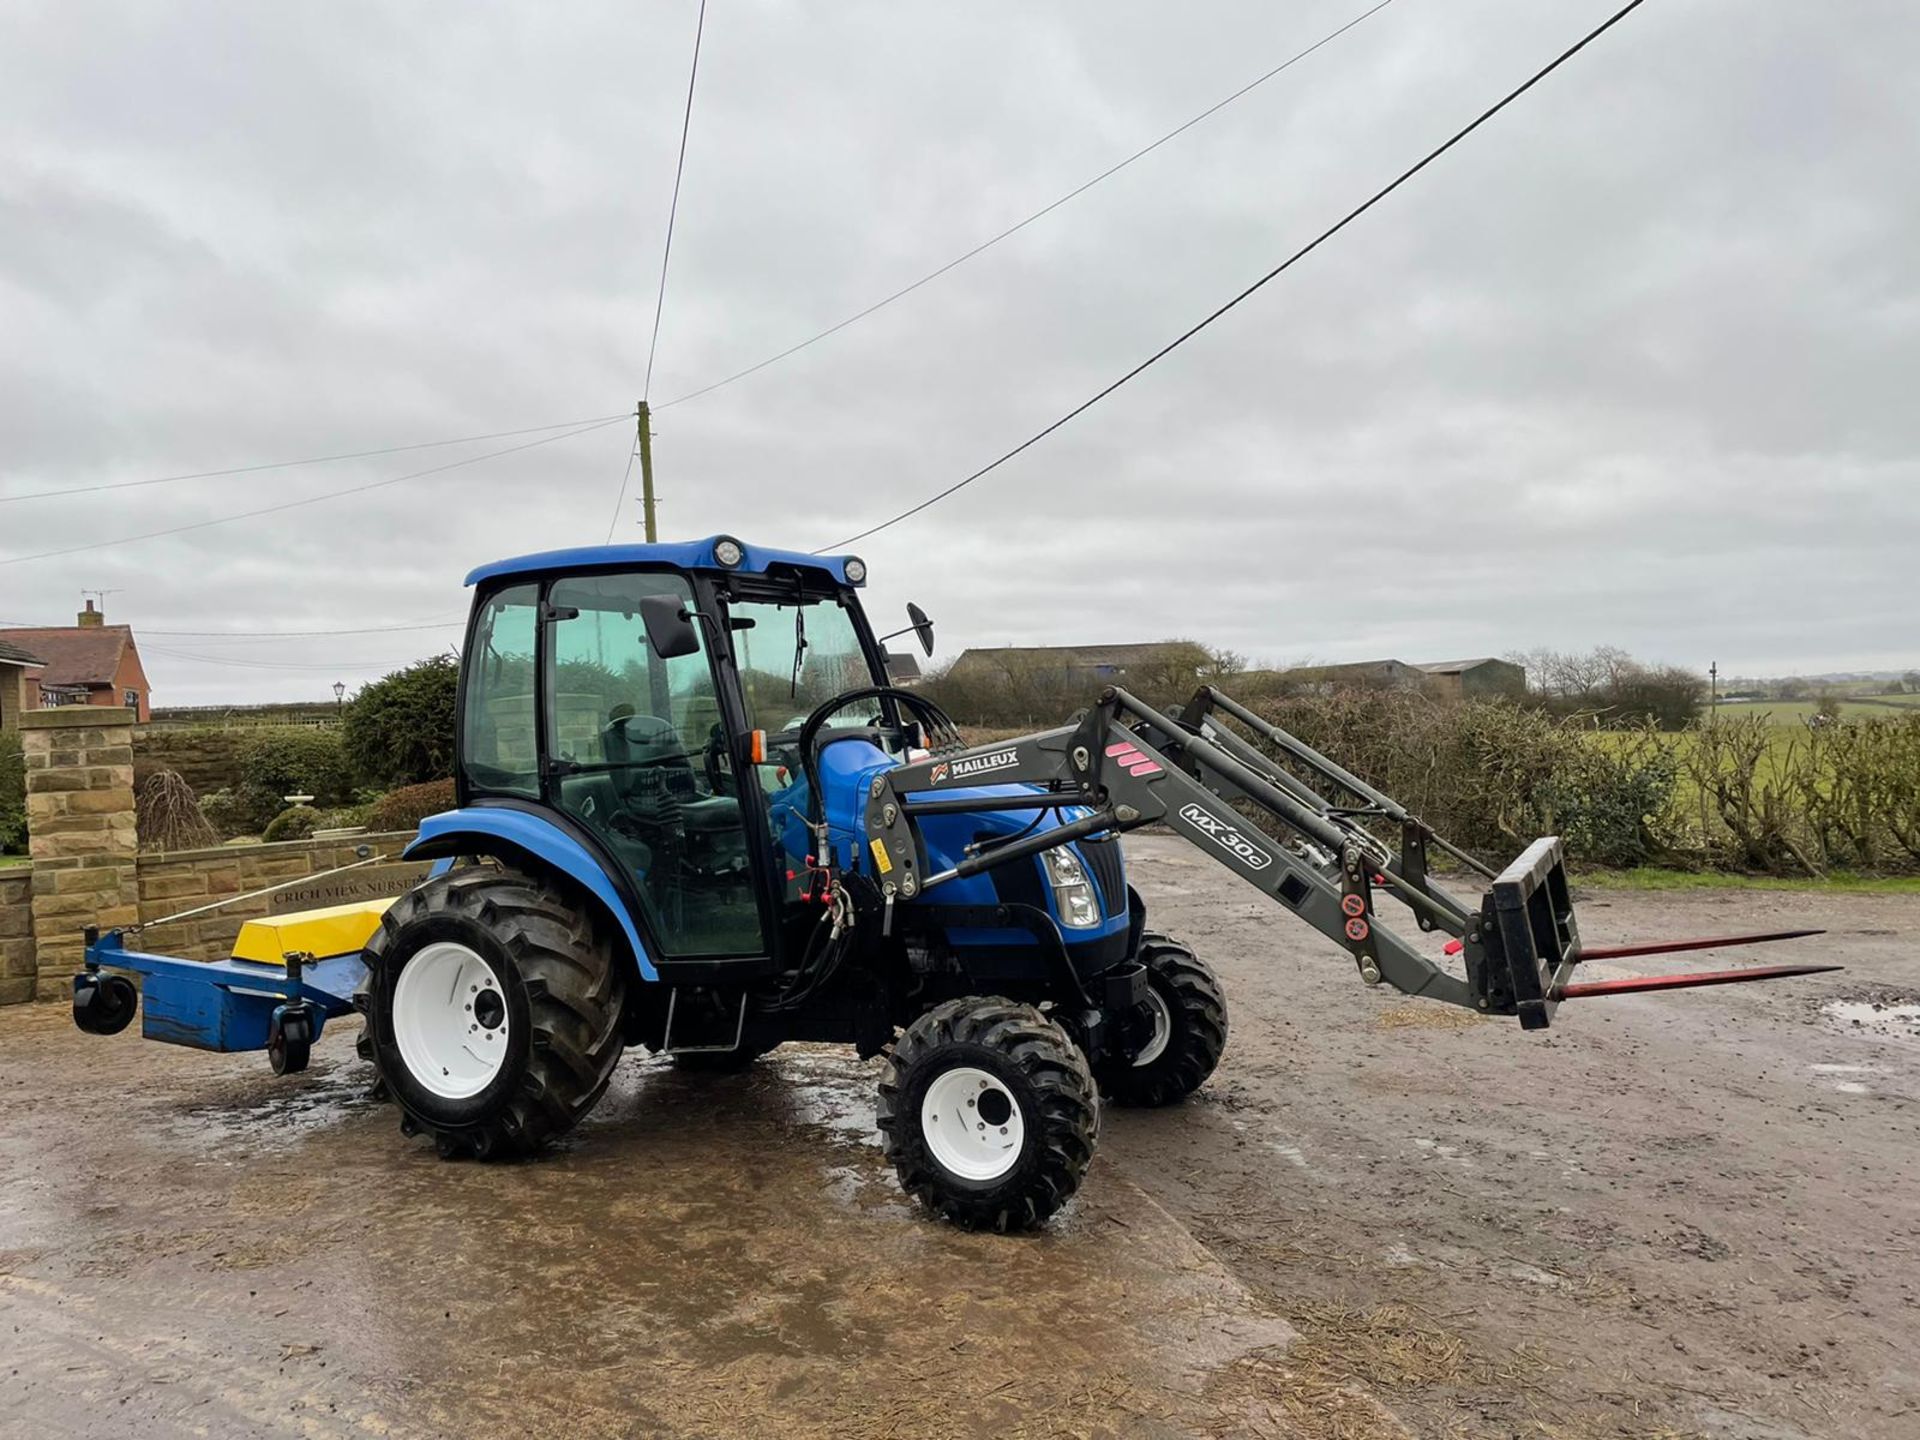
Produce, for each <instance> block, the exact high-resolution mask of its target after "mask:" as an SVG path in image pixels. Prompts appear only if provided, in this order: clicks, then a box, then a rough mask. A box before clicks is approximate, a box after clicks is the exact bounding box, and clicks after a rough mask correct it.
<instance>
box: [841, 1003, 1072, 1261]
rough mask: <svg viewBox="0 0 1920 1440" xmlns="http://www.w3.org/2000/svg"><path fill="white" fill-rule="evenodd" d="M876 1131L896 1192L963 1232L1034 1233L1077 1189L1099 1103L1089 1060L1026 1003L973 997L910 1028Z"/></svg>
mask: <svg viewBox="0 0 1920 1440" xmlns="http://www.w3.org/2000/svg"><path fill="white" fill-rule="evenodd" d="M878 1123H879V1127H880V1133H881V1137H882V1141H883V1144H884V1146H885V1149H886V1153H887V1157H888V1158H889V1159H891V1160H892V1161H893V1166H894V1170H895V1172H896V1173H897V1174H898V1175H899V1177H900V1184H901V1187H902V1188H903V1189H904V1190H906V1192H907V1193H908V1194H909V1195H911V1196H913V1197H914V1199H916V1200H918V1201H919V1202H920V1203H921V1204H923V1205H925V1206H926V1207H927V1208H928V1209H930V1210H933V1211H935V1212H936V1213H938V1214H940V1215H944V1216H945V1217H946V1218H947V1219H949V1220H951V1221H953V1222H954V1223H955V1224H958V1225H961V1226H964V1227H965V1228H967V1229H969V1230H999V1231H1008V1230H1030V1229H1032V1228H1034V1227H1035V1226H1037V1225H1040V1224H1042V1223H1043V1222H1044V1221H1045V1220H1046V1219H1047V1218H1048V1217H1049V1216H1050V1215H1052V1214H1053V1213H1054V1211H1056V1210H1058V1209H1059V1208H1060V1207H1061V1206H1062V1205H1064V1204H1066V1202H1067V1201H1068V1200H1069V1199H1070V1198H1071V1197H1072V1195H1073V1193H1074V1192H1075V1191H1076V1190H1078V1189H1079V1188H1080V1182H1081V1180H1082V1179H1083V1178H1084V1177H1085V1175H1086V1173H1087V1166H1088V1165H1089V1164H1090V1163H1091V1162H1092V1160H1093V1147H1094V1142H1095V1140H1096V1138H1097V1137H1098V1134H1099V1128H1100V1097H1099V1094H1098V1092H1097V1091H1096V1090H1095V1089H1094V1085H1093V1076H1092V1074H1091V1072H1090V1071H1089V1070H1088V1068H1087V1058H1086V1056H1085V1055H1084V1054H1082V1053H1081V1051H1080V1047H1079V1046H1078V1045H1076V1044H1074V1043H1073V1040H1072V1039H1071V1038H1070V1037H1069V1036H1068V1035H1067V1033H1066V1031H1064V1030H1062V1029H1061V1028H1060V1027H1059V1026H1058V1025H1057V1024H1055V1023H1054V1022H1053V1021H1052V1020H1050V1019H1048V1018H1047V1017H1046V1016H1045V1015H1043V1014H1041V1013H1040V1012H1039V1011H1038V1010H1036V1009H1034V1008H1033V1007H1032V1006H1031V1005H1020V1004H1016V1003H1015V1002H1013V1001H1011V1000H1003V999H1000V998H997V997H994V996H973V997H969V998H967V999H963V1000H949V1001H947V1002H945V1003H944V1004H941V1005H936V1006H935V1007H934V1008H933V1009H931V1010H929V1011H928V1012H927V1013H926V1014H925V1015H922V1016H921V1017H920V1018H919V1019H918V1020H916V1021H914V1022H913V1024H912V1025H910V1026H908V1027H907V1030H906V1033H905V1034H903V1035H902V1036H901V1037H900V1039H899V1040H898V1041H896V1042H895V1044H894V1047H893V1057H892V1063H891V1065H890V1066H889V1067H888V1070H887V1073H886V1075H885V1077H884V1078H882V1080H881V1081H880V1106H879V1113H878Z"/></svg>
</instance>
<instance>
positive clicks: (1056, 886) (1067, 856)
mask: <svg viewBox="0 0 1920 1440" xmlns="http://www.w3.org/2000/svg"><path fill="white" fill-rule="evenodd" d="M1040 861H1041V863H1042V864H1044V865H1045V866H1046V867H1047V880H1048V882H1049V883H1050V884H1051V885H1052V886H1053V906H1054V909H1056V910H1058V911H1059V912H1060V923H1061V924H1062V925H1070V926H1072V927H1073V928H1075V929H1076V930H1084V929H1086V928H1087V927H1088V926H1090V925H1098V924H1099V923H1100V902H1099V901H1097V900H1095V899H1094V898H1093V885H1092V883H1091V882H1090V881H1088V879H1087V871H1086V867H1085V866H1084V865H1082V864H1081V863H1080V857H1079V856H1078V855H1076V854H1074V853H1073V851H1071V850H1069V849H1067V847H1066V846H1064V845H1056V846H1054V848H1053V849H1051V850H1042V851H1041V852H1040Z"/></svg>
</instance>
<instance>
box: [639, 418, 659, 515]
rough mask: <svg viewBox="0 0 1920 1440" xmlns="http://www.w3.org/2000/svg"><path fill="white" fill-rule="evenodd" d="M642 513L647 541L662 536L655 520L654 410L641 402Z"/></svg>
mask: <svg viewBox="0 0 1920 1440" xmlns="http://www.w3.org/2000/svg"><path fill="white" fill-rule="evenodd" d="M640 513H641V515H642V516H643V517H644V523H645V525H646V530H647V543H648V544H649V545H651V544H652V543H653V542H654V541H656V540H658V539H659V538H660V531H659V528H658V527H657V526H656V525H655V524H654V520H653V412H652V411H651V410H649V409H648V408H647V402H646V401H644V400H642V401H641V402H640Z"/></svg>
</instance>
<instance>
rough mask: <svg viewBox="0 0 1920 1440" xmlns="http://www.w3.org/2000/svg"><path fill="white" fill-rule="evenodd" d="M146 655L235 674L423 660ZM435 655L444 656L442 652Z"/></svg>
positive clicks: (163, 651) (154, 650)
mask: <svg viewBox="0 0 1920 1440" xmlns="http://www.w3.org/2000/svg"><path fill="white" fill-rule="evenodd" d="M147 653H148V654H149V655H161V656H164V657H166V658H167V659H169V660H189V661H192V662H193V663H194V664H197V665H224V666H227V667H229V668H232V669H239V670H283V671H284V670H382V669H398V668H399V667H401V666H403V665H411V664H413V663H414V662H415V661H417V660H420V659H422V658H424V657H422V656H419V655H411V656H408V657H406V658H404V659H399V660H320V661H314V660H244V659H239V658H237V657H233V656H226V655H197V654H194V653H193V652H191V651H188V650H173V649H170V648H168V647H167V646H164V645H149V646H148V647H147ZM435 653H436V654H444V653H446V652H445V651H444V650H441V651H436V652H435Z"/></svg>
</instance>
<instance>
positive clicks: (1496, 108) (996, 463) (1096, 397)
mask: <svg viewBox="0 0 1920 1440" xmlns="http://www.w3.org/2000/svg"><path fill="white" fill-rule="evenodd" d="M1645 3H1646V0H1628V3H1627V4H1625V5H1623V6H1621V8H1620V9H1618V10H1616V11H1614V12H1613V14H1612V15H1610V16H1608V17H1607V18H1606V19H1605V20H1604V21H1602V22H1601V23H1600V24H1599V25H1597V26H1595V27H1594V28H1593V29H1592V30H1589V31H1588V32H1587V33H1586V34H1585V35H1584V36H1583V37H1581V39H1580V40H1579V41H1578V42H1576V43H1575V44H1574V45H1572V46H1570V47H1569V48H1567V49H1566V50H1563V51H1562V52H1561V53H1560V54H1559V55H1558V56H1556V57H1555V58H1554V59H1553V60H1551V61H1549V62H1548V63H1547V64H1546V65H1545V66H1543V67H1542V68H1541V69H1539V70H1536V71H1535V72H1534V73H1533V75H1532V76H1531V77H1529V78H1528V79H1527V80H1526V81H1525V82H1524V83H1522V84H1521V85H1520V86H1518V87H1517V88H1516V89H1513V90H1510V91H1508V92H1507V94H1506V96H1505V97H1504V98H1502V99H1501V100H1499V101H1498V102H1496V103H1495V104H1493V105H1492V106H1490V107H1488V108H1487V109H1486V110H1483V111H1482V112H1481V113H1480V114H1479V116H1478V117H1476V118H1475V119H1474V120H1472V121H1470V122H1469V123H1468V124H1467V125H1465V126H1463V127H1462V128H1461V129H1459V130H1456V131H1455V132H1454V133H1453V135H1452V137H1451V138H1450V139H1448V140H1447V141H1446V142H1445V143H1443V144H1441V145H1440V146H1438V147H1436V148H1435V149H1433V150H1430V151H1428V152H1427V154H1426V155H1425V156H1424V157H1423V158H1422V159H1420V160H1419V161H1417V162H1416V163H1415V164H1413V165H1411V166H1409V167H1408V168H1407V169H1405V170H1403V171H1401V172H1400V174H1399V175H1398V176H1396V177H1395V178H1394V179H1393V180H1390V181H1389V182H1388V183H1387V184H1385V185H1383V186H1382V187H1381V188H1380V189H1378V190H1376V191H1374V192H1373V194H1372V195H1371V196H1369V197H1368V198H1367V199H1365V200H1363V201H1362V202H1361V203H1360V204H1358V205H1356V206H1355V207H1354V208H1353V209H1351V210H1349V211H1348V212H1347V213H1346V214H1345V215H1343V216H1342V217H1341V218H1340V219H1338V220H1336V221H1335V222H1334V223H1333V224H1332V225H1329V226H1328V227H1327V228H1326V229H1325V230H1322V231H1321V232H1320V233H1319V234H1318V235H1316V236H1314V237H1313V239H1311V240H1309V241H1308V242H1307V243H1306V244H1305V245H1302V246H1301V247H1300V248H1299V249H1298V250H1296V251H1294V252H1293V253H1292V254H1291V255H1289V256H1288V257H1287V258H1286V259H1285V260H1282V261H1281V262H1280V263H1279V264H1278V265H1276V266H1274V267H1273V269H1271V270H1269V271H1268V272H1267V273H1266V274H1264V275H1262V276H1261V277H1260V278H1259V279H1258V280H1256V281H1254V282H1253V284H1251V285H1249V286H1247V288H1246V289H1244V290H1242V291H1241V292H1240V293H1239V294H1238V295H1235V296H1234V297H1233V298H1232V299H1231V300H1229V301H1227V303H1226V304H1224V305H1222V306H1220V308H1219V309H1217V310H1215V311H1213V312H1212V313H1211V314H1210V315H1208V316H1207V317H1206V318H1205V319H1203V320H1201V321H1200V322H1199V323H1198V324H1196V325H1193V326H1191V327H1190V328H1188V329H1186V330H1184V331H1182V332H1181V333H1180V334H1179V335H1177V336H1176V337H1174V339H1172V340H1170V341H1169V342H1168V343H1167V344H1165V345H1163V346H1161V347H1160V348H1159V349H1158V350H1156V351H1154V352H1153V354H1151V355H1149V356H1148V357H1147V358H1146V359H1144V360H1142V361H1141V362H1140V363H1139V364H1138V365H1136V366H1134V367H1133V368H1132V369H1131V370H1129V371H1127V373H1126V374H1124V375H1122V376H1121V377H1120V378H1119V379H1118V380H1115V381H1113V382H1112V383H1111V384H1110V385H1107V386H1105V387H1104V388H1103V389H1101V390H1098V391H1096V392H1095V393H1094V394H1093V395H1091V396H1089V397H1088V398H1087V399H1085V400H1083V401H1081V402H1080V403H1079V404H1078V405H1076V406H1074V407H1073V409H1071V410H1069V411H1067V413H1066V414H1064V415H1062V416H1061V417H1060V418H1059V419H1058V420H1055V421H1054V422H1053V423H1052V424H1050V425H1048V426H1046V427H1045V428H1044V429H1041V430H1037V431H1035V432H1034V433H1033V434H1032V435H1029V436H1028V437H1027V438H1026V439H1025V440H1022V441H1021V442H1020V443H1019V444H1018V445H1016V446H1014V447H1013V448H1012V449H1011V450H1009V451H1007V452H1006V453H1005V454H1004V455H1001V456H1000V457H999V458H998V459H996V460H993V461H991V462H990V463H988V464H986V465H983V466H981V467H980V468H979V469H978V470H976V471H974V472H973V473H972V474H971V475H969V476H967V477H966V478H965V479H964V480H957V481H955V482H954V483H953V484H951V485H949V486H947V488H946V489H944V490H941V491H938V492H936V493H935V494H933V495H929V496H928V497H927V498H926V499H925V500H922V501H921V502H920V503H919V504H918V505H914V506H911V507H909V508H908V509H905V510H902V511H901V512H900V513H899V514H898V515H895V516H893V517H892V518H891V519H888V520H882V521H881V522H880V523H879V524H878V525H872V526H869V527H868V528H867V529H865V530H862V531H861V532H860V533H859V534H857V535H851V536H849V537H847V538H846V539H845V540H841V541H837V542H836V543H834V544H832V545H829V546H826V547H824V548H823V549H821V550H816V551H814V552H813V553H814V554H816V555H820V554H824V553H826V551H829V550H842V549H844V548H845V547H847V546H849V545H852V544H854V543H856V542H858V541H861V540H864V539H866V538H867V537H868V536H869V535H877V534H879V533H880V531H882V530H885V529H887V528H888V527H889V526H893V525H898V524H899V523H900V522H901V521H902V520H906V519H909V518H910V517H912V516H915V515H918V514H919V513H920V512H921V511H922V510H925V509H927V508H928V507H929V506H933V505H937V504H939V503H940V502H941V501H942V500H944V499H946V498H947V497H948V496H949V495H952V494H955V493H956V492H958V491H961V490H964V489H966V488H967V486H969V485H971V484H973V482H974V481H976V480H978V479H980V478H981V477H982V476H984V475H989V474H991V473H992V472H993V471H995V470H998V469H999V468H1000V467H1001V466H1002V465H1004V464H1006V463H1007V462H1008V461H1009V460H1011V459H1013V458H1014V457H1015V456H1016V455H1019V454H1020V453H1021V452H1022V451H1025V450H1028V449H1030V448H1031V447H1033V446H1035V445H1037V444H1039V443H1040V442H1041V441H1042V440H1044V439H1046V438H1047V437H1048V436H1049V435H1051V434H1053V432H1054V431H1056V430H1058V429H1060V427H1061V426H1063V425H1066V424H1068V423H1069V422H1070V421H1073V420H1075V419H1078V418H1079V417H1080V416H1081V415H1084V414H1086V412H1087V411H1089V410H1091V409H1092V408H1093V407H1094V406H1095V405H1098V404H1099V403H1100V402H1101V401H1102V400H1104V399H1106V398H1107V396H1109V395H1111V394H1113V392H1114V391H1116V390H1118V389H1119V388H1120V387H1121V386H1123V385H1125V384H1126V383H1127V382H1128V381H1130V380H1132V379H1133V378H1134V377H1135V376H1137V375H1139V374H1140V373H1141V372H1142V371H1144V370H1146V369H1147V368H1148V367H1150V366H1152V365H1155V364H1157V363H1158V362H1160V361H1161V360H1164V359H1165V358H1166V357H1167V356H1168V355H1171V354H1172V353H1173V352H1174V351H1175V350H1177V349H1179V348H1180V347H1181V346H1182V345H1184V344H1186V343H1187V341H1189V340H1191V339H1192V338H1193V337H1194V336H1196V335H1198V334H1199V333H1200V332H1201V331H1202V330H1204V329H1206V328H1207V327H1208V326H1209V325H1211V324H1213V322H1214V321H1216V320H1218V319H1219V318H1220V317H1221V316H1222V315H1225V314H1226V313H1227V312H1228V311H1229V310H1231V309H1233V308H1234V306H1236V305H1238V304H1239V303H1240V302H1241V301H1242V300H1245V299H1246V298H1247V297H1248V296H1250V295H1252V294H1253V293H1254V292H1255V291H1256V290H1259V289H1260V288H1261V287H1262V286H1264V285H1266V284H1267V283H1268V282H1269V281H1271V280H1273V279H1275V278H1276V277H1278V276H1279V275H1281V274H1283V273H1284V272H1285V271H1287V270H1289V269H1291V268H1292V266H1293V265H1294V263H1295V262H1296V261H1299V260H1302V259H1305V258H1306V257H1307V256H1308V255H1309V254H1311V253H1312V252H1313V251H1315V250H1317V249H1319V248H1320V246H1321V245H1323V244H1325V243H1326V242H1327V241H1328V240H1330V239H1332V238H1333V237H1334V236H1335V235H1337V234H1339V233H1340V232H1341V231H1342V230H1344V229H1346V228H1347V226H1349V225H1351V224H1352V223H1353V222H1354V221H1355V220H1358V219H1359V218H1360V217H1361V216H1362V215H1364V214H1366V213H1367V211H1369V210H1371V209H1372V208H1373V207H1374V206H1375V205H1378V204H1379V203H1380V202H1381V201H1382V200H1384V199H1386V198H1387V196H1389V195H1391V194H1392V193H1393V192H1394V191H1396V190H1398V189H1399V188H1400V187H1401V186H1402V185H1404V184H1406V183H1407V181H1409V180H1411V179H1412V178H1413V177H1414V176H1416V175H1418V174H1419V173H1420V172H1421V171H1422V170H1424V169H1426V168H1427V166H1429V165H1431V164H1432V163H1433V162H1434V161H1436V160H1438V159H1439V158H1440V157H1441V156H1442V155H1444V154H1446V153H1447V151H1449V150H1451V149H1452V148H1453V147H1454V146H1456V145H1458V144H1459V143H1460V142H1461V141H1462V140H1464V139H1466V138H1467V136H1469V135H1471V134H1472V133H1473V132H1474V131H1476V130H1478V129H1479V128H1480V127H1481V126H1482V125H1484V124H1486V123H1487V121H1489V120H1491V119H1492V118H1493V117H1494V116H1495V115H1498V114H1499V113H1500V112H1501V111H1502V110H1504V109H1506V108H1507V106H1509V105H1511V104H1512V103H1513V102H1514V101H1515V100H1518V99H1519V98H1520V97H1521V96H1522V95H1524V94H1526V93H1527V91H1529V90H1531V89H1532V88H1533V87H1534V86H1535V85H1538V84H1539V83H1540V82H1541V81H1542V80H1544V79H1546V78H1547V76H1549V75H1551V74H1552V73H1553V72H1554V71H1555V70H1558V69H1559V68H1560V67H1561V66H1562V65H1564V64H1566V63H1567V61H1569V60H1571V59H1572V58H1573V57H1574V56H1575V55H1577V54H1579V53H1580V52H1581V51H1582V50H1584V49H1586V48H1587V46H1588V45H1590V44H1592V43H1593V42H1594V41H1595V40H1597V39H1599V38H1600V36H1601V35H1603V34H1605V33H1606V32H1607V31H1608V30H1611V29H1612V28H1613V27H1614V26H1615V25H1617V24H1619V23H1620V22H1621V21H1622V20H1624V19H1626V17H1627V16H1628V15H1630V14H1632V13H1633V12H1634V11H1635V10H1638V9H1639V8H1640V7H1641V5H1643V4H1645Z"/></svg>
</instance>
